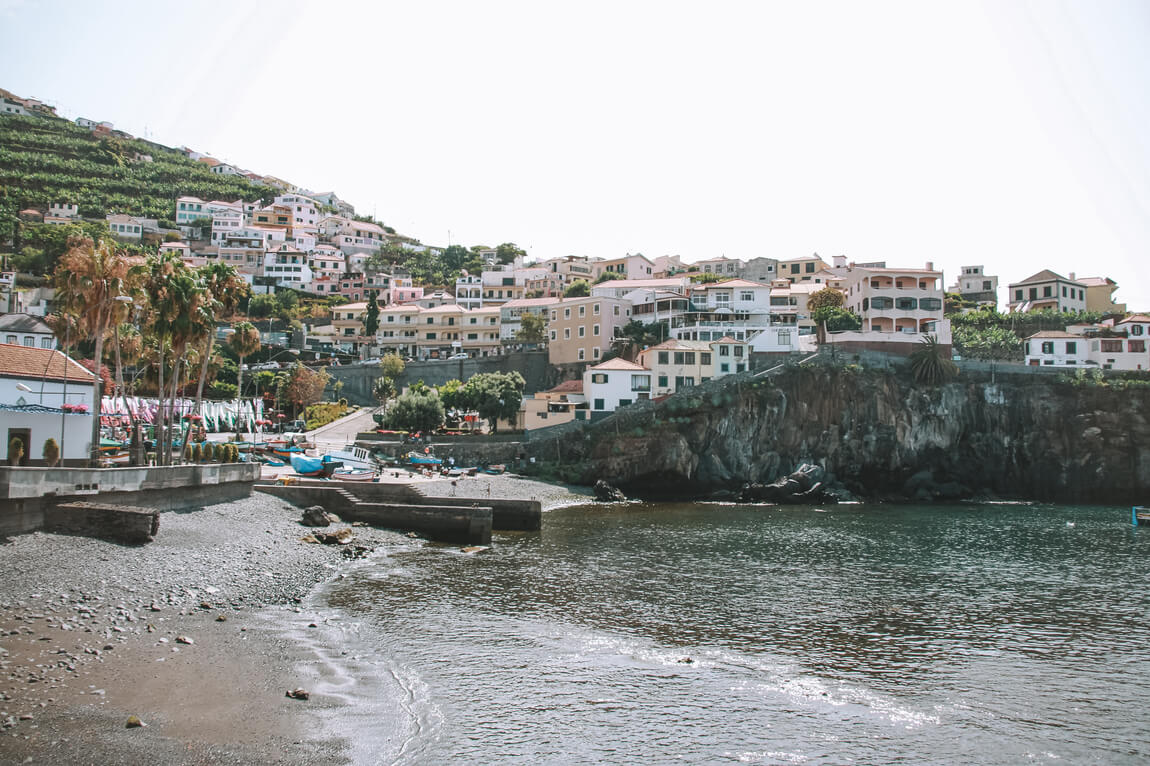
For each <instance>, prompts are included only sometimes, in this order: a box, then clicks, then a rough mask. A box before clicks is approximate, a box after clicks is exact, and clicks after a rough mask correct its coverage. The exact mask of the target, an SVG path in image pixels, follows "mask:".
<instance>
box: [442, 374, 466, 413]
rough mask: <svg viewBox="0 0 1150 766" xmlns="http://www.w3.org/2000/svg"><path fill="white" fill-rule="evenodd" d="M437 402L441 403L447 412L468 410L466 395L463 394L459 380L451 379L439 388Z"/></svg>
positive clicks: (461, 382) (462, 387)
mask: <svg viewBox="0 0 1150 766" xmlns="http://www.w3.org/2000/svg"><path fill="white" fill-rule="evenodd" d="M439 400H440V401H441V402H443V406H444V407H445V408H446V409H449V410H466V409H470V406H469V404H468V401H467V395H466V394H465V393H464V385H463V381H461V380H455V379H452V380H449V381H447V382H446V383H444V384H443V385H442V386H440V387H439Z"/></svg>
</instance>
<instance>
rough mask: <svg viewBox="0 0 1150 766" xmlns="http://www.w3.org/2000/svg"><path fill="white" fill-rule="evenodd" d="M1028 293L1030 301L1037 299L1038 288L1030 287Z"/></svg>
mask: <svg viewBox="0 0 1150 766" xmlns="http://www.w3.org/2000/svg"><path fill="white" fill-rule="evenodd" d="M1029 295H1030V300H1032V301H1034V300H1038V288H1037V287H1032V288H1030V291H1029Z"/></svg>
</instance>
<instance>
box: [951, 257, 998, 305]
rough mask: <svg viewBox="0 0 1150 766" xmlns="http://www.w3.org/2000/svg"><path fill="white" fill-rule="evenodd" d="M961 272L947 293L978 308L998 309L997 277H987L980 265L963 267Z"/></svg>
mask: <svg viewBox="0 0 1150 766" xmlns="http://www.w3.org/2000/svg"><path fill="white" fill-rule="evenodd" d="M961 272H962V273H961V274H959V276H958V280H957V281H956V282H955V283H954V284H953V285H952V286H951V287H950V288H949V290H948V292H952V293H957V294H958V295H960V296H962V297H963V298H964V299H965V300H968V301H974V302H975V303H977V304H978V305H979V306H989V307H991V308H997V307H998V277H992V276H989V275H987V274H986V273H985V271H984V269H983V267H982V266H981V265H978V266H963V267H962V269H961Z"/></svg>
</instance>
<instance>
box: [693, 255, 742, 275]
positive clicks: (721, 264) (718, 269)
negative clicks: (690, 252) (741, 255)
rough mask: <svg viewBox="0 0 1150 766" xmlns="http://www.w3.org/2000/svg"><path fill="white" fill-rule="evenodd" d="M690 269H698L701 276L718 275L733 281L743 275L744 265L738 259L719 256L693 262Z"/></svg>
mask: <svg viewBox="0 0 1150 766" xmlns="http://www.w3.org/2000/svg"><path fill="white" fill-rule="evenodd" d="M692 267H693V268H696V269H698V270H699V271H700V272H702V273H703V274H718V275H720V276H723V277H727V278H729V279H734V278H735V277H738V276H740V275H741V274H742V273H743V269H744V268H745V267H746V264H745V263H743V262H742V261H741V260H739V259H738V258H728V257H726V256H719V257H718V258H705V259H703V260H701V261H695V262H694V263H693V264H692Z"/></svg>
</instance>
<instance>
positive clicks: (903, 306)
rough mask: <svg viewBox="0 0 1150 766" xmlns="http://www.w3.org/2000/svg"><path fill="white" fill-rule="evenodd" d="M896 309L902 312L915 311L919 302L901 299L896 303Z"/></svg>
mask: <svg viewBox="0 0 1150 766" xmlns="http://www.w3.org/2000/svg"><path fill="white" fill-rule="evenodd" d="M894 305H895V308H897V309H899V310H900V311H914V310H915V309H916V308H918V300H917V299H915V298H899V299H897V300H896V301H895V302H894Z"/></svg>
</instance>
